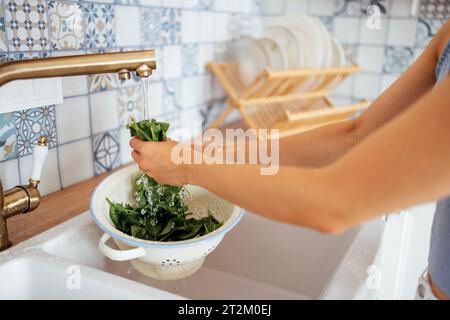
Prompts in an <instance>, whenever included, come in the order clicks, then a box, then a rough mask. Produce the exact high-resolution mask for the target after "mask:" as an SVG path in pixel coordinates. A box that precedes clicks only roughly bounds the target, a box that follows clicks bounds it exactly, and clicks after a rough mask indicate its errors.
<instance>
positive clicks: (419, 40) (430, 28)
mask: <svg viewBox="0 0 450 320" xmlns="http://www.w3.org/2000/svg"><path fill="white" fill-rule="evenodd" d="M444 23H445V21H444V20H440V19H429V18H419V19H418V20H417V32H416V45H417V46H418V47H426V46H427V45H428V43H429V42H430V41H431V39H433V37H434V36H435V35H436V33H437V32H438V31H439V29H440V28H441V27H442V25H443V24H444Z"/></svg>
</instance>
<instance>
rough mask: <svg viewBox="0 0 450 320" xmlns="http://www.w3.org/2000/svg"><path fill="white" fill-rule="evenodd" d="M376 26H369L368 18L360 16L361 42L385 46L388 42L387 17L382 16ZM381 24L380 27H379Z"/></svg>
mask: <svg viewBox="0 0 450 320" xmlns="http://www.w3.org/2000/svg"><path fill="white" fill-rule="evenodd" d="M379 22H380V23H379V25H377V27H376V28H374V27H372V26H370V27H369V26H368V25H367V23H368V20H367V19H366V18H360V23H359V43H360V44H371V45H380V46H384V44H385V43H386V36H387V33H386V28H387V25H388V19H387V18H384V17H383V18H381V19H380V20H379ZM378 26H379V28H378Z"/></svg>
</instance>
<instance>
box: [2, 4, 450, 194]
mask: <svg viewBox="0 0 450 320" xmlns="http://www.w3.org/2000/svg"><path fill="white" fill-rule="evenodd" d="M370 4H372V5H375V6H377V8H378V9H379V10H378V11H379V12H380V26H381V28H380V29H369V28H367V26H366V21H367V18H368V16H369V15H370V14H371V12H372V11H371V10H370V9H369V10H368V6H369V5H370ZM411 4H412V1H411V0H395V1H394V0H379V1H374V0H362V1H357V0H284V1H283V0H189V1H187V0H186V1H185V0H0V13H1V15H0V61H6V60H21V59H30V58H37V57H48V56H60V55H69V54H84V53H96V52H110V51H128V50H138V49H147V48H154V49H156V53H157V65H158V69H157V71H156V72H155V73H154V74H153V76H152V78H151V79H150V85H149V99H150V113H151V116H152V117H156V118H158V119H160V120H163V121H170V123H171V124H172V129H174V128H180V127H183V128H186V129H194V128H193V124H194V123H195V122H196V121H200V122H201V123H202V124H203V125H206V124H207V123H208V122H210V121H212V120H213V119H214V117H216V116H217V115H218V114H219V112H220V111H221V110H222V108H223V106H224V101H225V96H224V93H223V90H222V89H221V88H220V86H219V85H218V83H217V82H216V81H215V80H214V79H212V77H211V75H210V74H208V73H207V72H206V70H205V64H206V63H208V62H209V61H211V60H214V59H222V58H223V57H224V54H225V52H226V49H227V47H228V46H229V44H230V42H232V41H234V40H235V39H237V38H239V37H241V36H245V35H257V34H259V32H260V31H261V29H262V26H263V25H264V24H270V23H272V22H274V21H276V20H278V19H281V18H282V17H283V15H285V14H288V13H289V14H292V13H295V12H301V13H307V14H310V15H313V16H317V17H319V18H320V19H321V20H322V21H323V22H324V23H325V25H326V27H327V28H328V30H330V32H332V33H333V35H334V36H335V37H336V38H337V39H338V40H340V41H341V42H342V43H343V44H344V45H345V49H346V52H347V53H348V54H349V55H350V56H352V57H353V58H354V59H355V60H356V61H357V62H358V63H359V64H360V65H361V66H362V68H363V72H361V73H360V74H358V75H356V76H354V77H351V78H349V79H348V80H347V81H346V82H345V83H344V84H343V85H341V86H340V87H339V88H338V89H337V91H336V94H335V99H336V100H337V101H339V102H342V103H347V102H349V101H355V100H358V99H361V98H375V97H376V96H377V95H378V94H379V93H380V92H381V91H382V90H383V89H385V88H386V87H387V86H388V85H389V84H390V83H392V82H393V81H394V80H395V79H396V77H397V76H398V75H399V74H400V73H401V72H403V71H404V70H405V68H407V67H408V66H409V65H410V64H411V63H412V62H413V61H414V59H415V58H416V57H417V56H418V55H419V54H420V52H421V51H422V50H423V48H424V47H425V46H426V45H427V44H428V42H429V41H430V40H431V38H432V37H433V36H434V35H435V34H436V32H437V30H438V29H439V28H440V27H441V26H442V24H443V23H444V22H445V20H446V19H447V18H448V16H449V12H450V0H421V1H420V5H419V8H418V16H412V15H411ZM268 8H271V9H270V10H272V9H273V8H275V10H273V11H270V10H269V9H268ZM63 88H64V95H65V99H64V103H63V104H62V105H57V106H46V107H42V108H36V109H29V110H27V111H18V112H12V113H7V114H2V115H0V178H1V179H2V181H3V185H4V186H5V187H10V186H13V185H16V184H19V183H25V182H26V181H27V179H28V175H29V174H30V170H31V167H30V166H31V157H30V154H31V150H32V149H31V143H33V142H34V141H35V140H36V139H37V137H38V136H39V135H42V134H45V135H47V136H49V137H50V141H51V143H50V153H49V159H48V161H47V163H46V165H45V168H44V174H43V182H42V191H43V193H44V194H48V193H51V192H54V191H58V190H59V189H61V188H64V187H67V186H70V185H72V184H74V183H77V182H80V181H82V180H85V179H88V178H90V177H92V176H94V175H98V174H101V173H103V172H105V171H108V170H111V169H113V168H116V167H118V166H119V165H121V164H123V163H126V162H129V161H131V157H130V149H129V146H128V141H129V135H128V132H127V130H125V129H124V126H125V124H126V123H127V122H128V121H129V120H130V118H131V117H136V118H139V117H140V116H141V114H142V109H143V105H142V90H141V84H140V79H138V78H136V77H134V78H133V79H132V80H130V81H126V82H120V81H119V80H118V78H117V76H116V75H114V74H106V75H93V76H80V77H68V78H64V79H63ZM197 130H198V129H197Z"/></svg>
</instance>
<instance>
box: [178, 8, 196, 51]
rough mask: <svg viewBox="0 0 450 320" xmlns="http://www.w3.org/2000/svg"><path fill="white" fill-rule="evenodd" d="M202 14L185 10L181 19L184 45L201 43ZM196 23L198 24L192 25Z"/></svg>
mask: <svg viewBox="0 0 450 320" xmlns="http://www.w3.org/2000/svg"><path fill="white" fill-rule="evenodd" d="M199 19H200V12H199V11H194V10H185V11H184V12H183V15H182V17H181V39H182V42H183V43H195V42H199V41H200V23H198V21H199ZM192 21H196V22H197V23H192Z"/></svg>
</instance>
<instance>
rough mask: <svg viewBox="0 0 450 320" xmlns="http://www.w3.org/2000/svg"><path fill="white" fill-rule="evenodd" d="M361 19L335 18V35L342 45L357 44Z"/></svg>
mask: <svg viewBox="0 0 450 320" xmlns="http://www.w3.org/2000/svg"><path fill="white" fill-rule="evenodd" d="M360 23H361V22H360V19H358V18H354V17H336V18H334V27H333V34H334V36H335V37H336V39H337V40H338V41H340V42H342V43H356V42H357V41H358V32H356V30H358V29H360Z"/></svg>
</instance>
